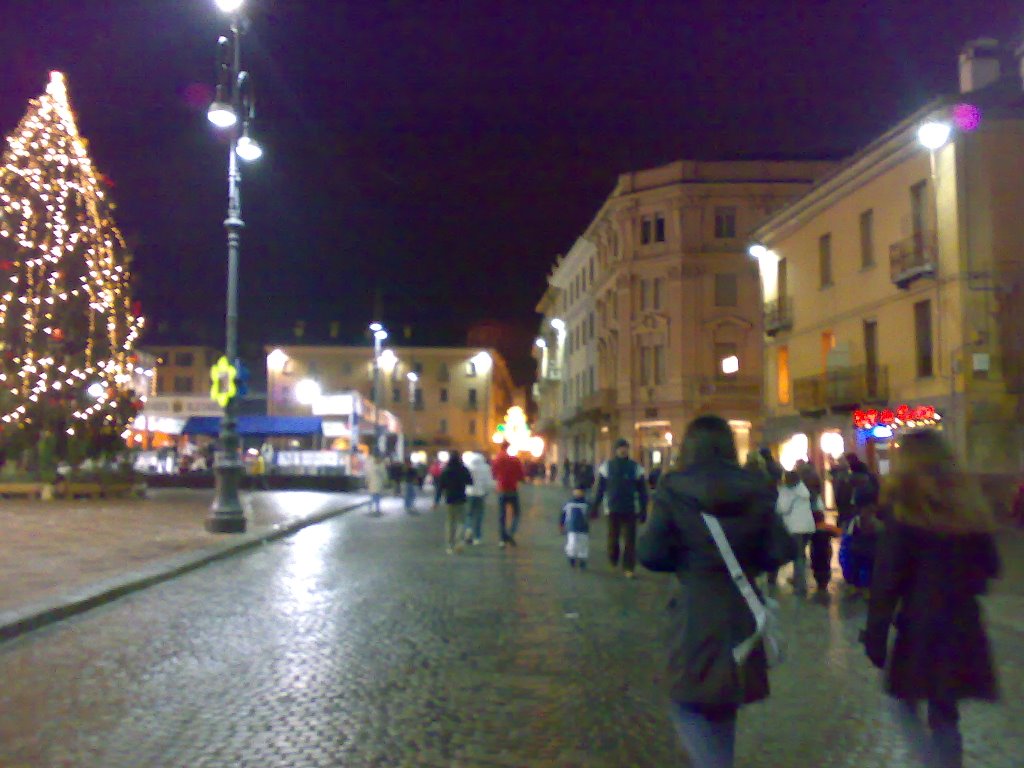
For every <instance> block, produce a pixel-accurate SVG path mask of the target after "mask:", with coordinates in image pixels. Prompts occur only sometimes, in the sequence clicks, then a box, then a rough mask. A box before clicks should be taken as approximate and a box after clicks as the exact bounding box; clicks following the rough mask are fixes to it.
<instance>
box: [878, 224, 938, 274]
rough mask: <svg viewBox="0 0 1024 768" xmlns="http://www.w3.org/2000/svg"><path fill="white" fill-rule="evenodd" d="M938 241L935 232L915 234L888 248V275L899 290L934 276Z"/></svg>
mask: <svg viewBox="0 0 1024 768" xmlns="http://www.w3.org/2000/svg"><path fill="white" fill-rule="evenodd" d="M938 253H939V248H938V239H937V238H936V237H935V232H930V231H929V232H915V233H914V234H913V235H911V236H910V237H908V238H905V239H903V240H900V241H899V242H898V243H893V244H892V245H890V246H889V274H890V276H891V278H892V281H893V282H894V283H895V284H896V285H897V287H899V288H906V287H907V286H909V285H910V284H911V283H912V282H914V281H915V280H917V279H919V278H922V277H930V276H932V275H934V274H935V268H936V265H937V264H938Z"/></svg>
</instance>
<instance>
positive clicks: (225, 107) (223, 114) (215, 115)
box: [206, 89, 238, 128]
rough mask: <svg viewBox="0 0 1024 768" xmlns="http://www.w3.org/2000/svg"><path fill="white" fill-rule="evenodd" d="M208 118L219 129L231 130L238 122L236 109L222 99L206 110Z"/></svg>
mask: <svg viewBox="0 0 1024 768" xmlns="http://www.w3.org/2000/svg"><path fill="white" fill-rule="evenodd" d="M218 90H219V89H218ZM206 118H207V119H208V120H209V121H210V122H211V123H213V124H214V125H215V126H217V127H218V128H230V127H231V126H233V125H234V124H235V123H237V122H238V115H237V114H235V108H234V107H232V106H231V105H230V104H229V103H228V102H226V101H222V100H220V99H217V101H215V102H213V103H212V104H211V105H210V108H209V109H207V110H206Z"/></svg>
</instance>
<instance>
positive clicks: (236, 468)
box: [206, 456, 246, 533]
mask: <svg viewBox="0 0 1024 768" xmlns="http://www.w3.org/2000/svg"><path fill="white" fill-rule="evenodd" d="M218 459H221V457H220V456H218ZM214 473H215V477H216V484H217V485H216V488H217V491H216V495H215V496H214V498H213V505H212V506H211V507H210V516H209V517H207V518H206V530H207V531H209V532H210V533H245V527H246V520H245V510H243V509H242V500H241V498H240V497H239V495H238V485H239V480H240V479H241V476H242V465H241V462H239V461H238V460H237V459H235V460H234V461H232V460H231V459H227V460H223V459H221V460H220V461H218V462H217V464H216V466H215V467H214Z"/></svg>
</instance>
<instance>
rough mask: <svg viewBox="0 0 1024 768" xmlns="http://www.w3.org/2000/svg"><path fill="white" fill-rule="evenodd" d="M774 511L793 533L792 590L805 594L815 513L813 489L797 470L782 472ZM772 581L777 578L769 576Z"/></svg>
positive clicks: (791, 533) (790, 532)
mask: <svg viewBox="0 0 1024 768" xmlns="http://www.w3.org/2000/svg"><path fill="white" fill-rule="evenodd" d="M775 511H776V512H777V513H778V515H779V517H781V518H782V522H783V523H785V525H786V530H788V531H789V535H790V536H792V537H793V546H794V548H795V550H796V552H795V555H796V556H795V557H794V559H793V592H795V593H796V594H798V595H806V594H807V544H808V543H809V542H810V540H811V535H812V534H813V533H814V531H815V526H814V513H813V512H812V510H811V493H810V491H808V490H807V486H805V485H804V484H803V482H802V481H801V480H800V475H799V474H797V472H796V470H792V471H789V472H786V474H785V475H783V479H782V485H781V486H780V487H779V496H778V499H777V500H776V502H775ZM769 581H770V582H774V579H773V578H770V579H769Z"/></svg>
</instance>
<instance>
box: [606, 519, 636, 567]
mask: <svg viewBox="0 0 1024 768" xmlns="http://www.w3.org/2000/svg"><path fill="white" fill-rule="evenodd" d="M619 539H622V567H623V569H625V570H627V571H632V570H633V569H634V568H635V567H636V516H635V515H615V514H613V515H610V516H609V517H608V560H609V561H610V562H611V564H612V565H618V564H619Z"/></svg>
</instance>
